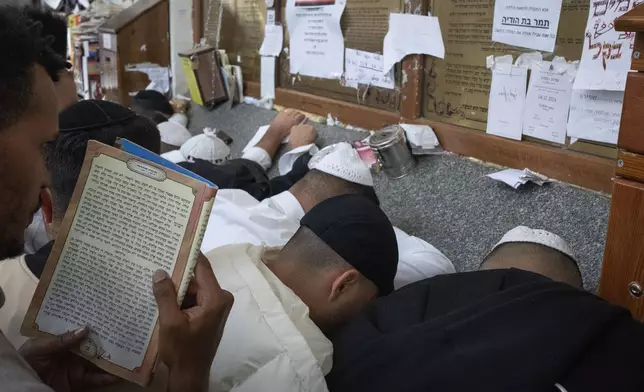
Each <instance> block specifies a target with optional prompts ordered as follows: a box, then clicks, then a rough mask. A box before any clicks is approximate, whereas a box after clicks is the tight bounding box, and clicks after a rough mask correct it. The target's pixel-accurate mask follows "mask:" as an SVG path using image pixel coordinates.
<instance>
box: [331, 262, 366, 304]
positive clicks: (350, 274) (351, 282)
mask: <svg viewBox="0 0 644 392" xmlns="http://www.w3.org/2000/svg"><path fill="white" fill-rule="evenodd" d="M359 281H360V272H358V271H357V270H355V269H348V270H346V271H344V272H342V273H341V274H340V275H338V276H336V278H335V279H334V280H333V283H332V285H331V293H330V295H329V301H331V302H332V301H337V300H338V299H340V298H342V295H343V294H346V293H348V292H350V291H351V290H353V289H355V288H356V287H357V286H358V282H359Z"/></svg>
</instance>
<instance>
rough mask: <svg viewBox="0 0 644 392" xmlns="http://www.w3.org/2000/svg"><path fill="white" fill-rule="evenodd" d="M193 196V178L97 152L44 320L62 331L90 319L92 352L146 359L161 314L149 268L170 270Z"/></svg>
mask: <svg viewBox="0 0 644 392" xmlns="http://www.w3.org/2000/svg"><path fill="white" fill-rule="evenodd" d="M143 195H145V196H143ZM193 203H194V195H193V193H192V190H191V188H189V187H187V186H184V185H181V184H178V183H176V182H174V181H171V180H168V179H166V180H164V181H158V180H154V179H151V178H148V177H144V176H142V175H137V174H135V173H134V172H132V171H130V170H129V169H128V167H127V166H126V163H125V162H122V161H119V160H117V159H114V158H111V157H107V156H105V155H102V156H99V157H97V158H94V161H93V163H92V168H91V171H90V174H89V177H88V179H87V184H86V187H85V190H84V191H83V195H82V197H81V199H80V204H79V207H78V210H77V212H76V216H75V217H74V221H73V223H72V227H71V229H70V232H69V235H68V237H67V239H66V241H65V246H64V248H63V250H62V253H61V257H60V260H59V262H58V265H57V267H56V271H55V272H54V274H53V276H52V281H51V283H50V285H49V288H48V290H47V293H46V295H45V298H44V300H43V303H42V306H41V308H40V311H39V312H38V315H37V317H36V324H37V325H38V326H39V328H40V329H41V330H42V331H45V332H48V333H52V334H60V333H63V332H66V331H69V330H73V329H76V328H79V327H81V326H84V325H87V326H89V327H90V330H91V334H90V341H89V344H86V345H85V346H84V347H83V351H84V352H85V353H86V354H88V355H94V356H96V357H98V358H102V359H105V360H108V361H110V362H112V363H114V364H116V365H119V366H121V367H124V368H126V369H130V370H133V369H135V368H136V367H138V366H140V365H141V363H142V361H143V358H144V356H145V352H146V350H147V346H148V344H149V341H150V338H151V336H152V332H153V329H154V325H155V322H156V318H157V308H156V303H155V301H154V297H153V295H152V287H151V276H152V274H153V273H154V271H156V270H157V269H160V268H161V269H164V270H166V271H168V273H170V274H172V271H173V269H174V266H175V264H176V259H177V256H178V253H179V250H180V247H181V242H182V238H183V235H184V233H185V231H186V226H187V224H188V217H189V214H190V211H191V209H192V205H193Z"/></svg>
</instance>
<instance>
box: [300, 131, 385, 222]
mask: <svg viewBox="0 0 644 392" xmlns="http://www.w3.org/2000/svg"><path fill="white" fill-rule="evenodd" d="M308 166H309V169H310V171H309V172H308V173H307V174H306V175H305V176H304V177H303V178H302V179H300V181H298V182H297V183H295V185H293V187H292V188H291V189H290V192H291V193H292V194H293V195H294V196H295V197H296V198H297V200H298V201H299V202H300V204H301V205H302V208H303V209H304V211H309V210H310V209H311V208H313V207H314V206H315V205H317V204H318V203H320V202H321V201H324V200H326V199H329V198H331V197H334V196H340V195H361V196H364V197H366V198H368V199H369V200H371V201H373V202H374V203H375V204H376V205H380V201H379V200H378V196H376V192H375V191H374V189H373V178H372V176H371V171H370V170H369V167H368V166H367V165H366V164H365V163H364V162H363V161H362V159H360V156H359V155H358V153H357V152H356V151H355V149H354V148H353V147H351V145H350V144H349V143H337V144H333V145H331V146H328V147H325V148H324V149H322V150H321V151H320V152H318V153H317V154H315V155H314V156H313V157H312V158H311V160H310V161H309V163H308Z"/></svg>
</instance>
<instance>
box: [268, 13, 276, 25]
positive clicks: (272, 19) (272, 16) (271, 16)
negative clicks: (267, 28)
mask: <svg viewBox="0 0 644 392" xmlns="http://www.w3.org/2000/svg"><path fill="white" fill-rule="evenodd" d="M266 24H267V25H274V24H275V10H266Z"/></svg>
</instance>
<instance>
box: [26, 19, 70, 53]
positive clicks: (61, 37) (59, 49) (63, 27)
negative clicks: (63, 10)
mask: <svg viewBox="0 0 644 392" xmlns="http://www.w3.org/2000/svg"><path fill="white" fill-rule="evenodd" d="M25 12H26V13H27V16H28V17H29V18H30V19H31V20H33V21H34V22H40V23H41V24H42V28H41V31H40V33H41V35H42V36H44V37H49V36H51V37H52V38H53V42H52V43H51V48H52V49H53V50H54V52H56V54H57V55H59V56H60V57H62V58H63V59H66V58H67V21H66V20H65V18H64V17H62V16H58V15H56V14H54V13H53V12H51V11H47V10H43V9H40V8H35V7H27V8H25Z"/></svg>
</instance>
